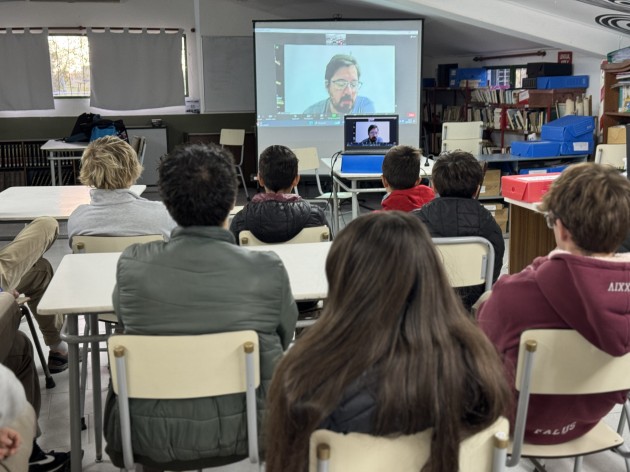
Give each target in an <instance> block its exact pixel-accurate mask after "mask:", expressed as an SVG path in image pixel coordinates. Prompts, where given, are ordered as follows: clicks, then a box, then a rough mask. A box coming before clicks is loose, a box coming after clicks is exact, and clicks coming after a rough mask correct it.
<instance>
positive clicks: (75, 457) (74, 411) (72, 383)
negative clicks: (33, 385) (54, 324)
mask: <svg viewBox="0 0 630 472" xmlns="http://www.w3.org/2000/svg"><path fill="white" fill-rule="evenodd" d="M66 323H67V326H68V334H69V335H70V336H77V335H78V334H79V317H78V316H76V315H67V317H66ZM68 352H69V356H68V363H69V367H68V370H69V387H70V395H69V397H70V462H71V471H72V472H81V469H82V468H81V462H82V456H83V454H82V450H81V412H80V405H79V398H80V397H79V395H80V394H81V393H80V392H79V345H78V344H77V343H75V342H73V343H68Z"/></svg>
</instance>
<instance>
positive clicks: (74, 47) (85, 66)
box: [48, 34, 188, 98]
mask: <svg viewBox="0 0 630 472" xmlns="http://www.w3.org/2000/svg"><path fill="white" fill-rule="evenodd" d="M48 48H49V51H50V68H51V73H52V85H53V97H55V98H61V97H73V98H77V97H89V96H90V50H89V46H88V38H87V36H85V35H81V34H72V35H62V34H51V35H49V36H48ZM187 68H188V64H187V54H186V36H185V35H184V36H183V38H182V73H183V74H184V92H185V94H186V96H188V74H187Z"/></svg>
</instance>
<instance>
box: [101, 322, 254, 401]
mask: <svg viewBox="0 0 630 472" xmlns="http://www.w3.org/2000/svg"><path fill="white" fill-rule="evenodd" d="M247 343H251V344H252V345H253V354H254V355H253V360H254V366H255V372H254V374H255V378H254V381H255V387H257V386H258V385H259V384H260V366H259V355H258V349H259V346H258V335H257V334H256V332H255V331H234V332H229V333H216V334H200V335H193V336H136V335H126V334H124V335H114V336H111V337H110V338H109V340H108V341H107V346H108V347H107V348H108V350H109V356H110V359H114V357H115V356H116V352H120V351H119V350H120V348H122V349H123V351H124V362H125V370H126V372H127V377H126V379H127V381H126V384H127V385H126V387H127V395H128V396H129V398H156V399H157V398H161V399H176V398H201V397H214V396H218V395H229V394H233V393H242V392H245V390H246V382H245V352H244V346H245V345H247ZM117 349H118V351H117ZM199 359H203V362H198V360H199ZM110 368H111V371H112V372H111V374H112V386H113V388H114V392H115V393H119V389H120V384H119V382H120V380H119V379H118V376H117V372H118V369H119V366H118V365H117V363H116V362H113V363H111V365H110Z"/></svg>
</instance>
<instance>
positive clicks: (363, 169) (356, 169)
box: [341, 154, 385, 174]
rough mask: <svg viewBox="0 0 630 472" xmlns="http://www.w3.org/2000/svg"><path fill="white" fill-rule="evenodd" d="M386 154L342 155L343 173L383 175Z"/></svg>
mask: <svg viewBox="0 0 630 472" xmlns="http://www.w3.org/2000/svg"><path fill="white" fill-rule="evenodd" d="M383 159H385V155H384V154H378V155H375V154H342V156H341V172H344V173H346V174H382V173H383Z"/></svg>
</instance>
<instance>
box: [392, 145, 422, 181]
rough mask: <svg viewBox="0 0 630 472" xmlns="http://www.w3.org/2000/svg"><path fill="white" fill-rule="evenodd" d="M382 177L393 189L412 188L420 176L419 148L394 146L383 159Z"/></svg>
mask: <svg viewBox="0 0 630 472" xmlns="http://www.w3.org/2000/svg"><path fill="white" fill-rule="evenodd" d="M383 177H385V179H387V183H388V184H389V186H390V187H391V188H392V189H393V190H405V189H408V188H412V187H414V186H415V185H416V182H417V181H418V179H419V178H420V150H419V149H417V148H415V147H411V146H394V147H393V148H391V149H390V150H389V151H387V154H385V159H383Z"/></svg>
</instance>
